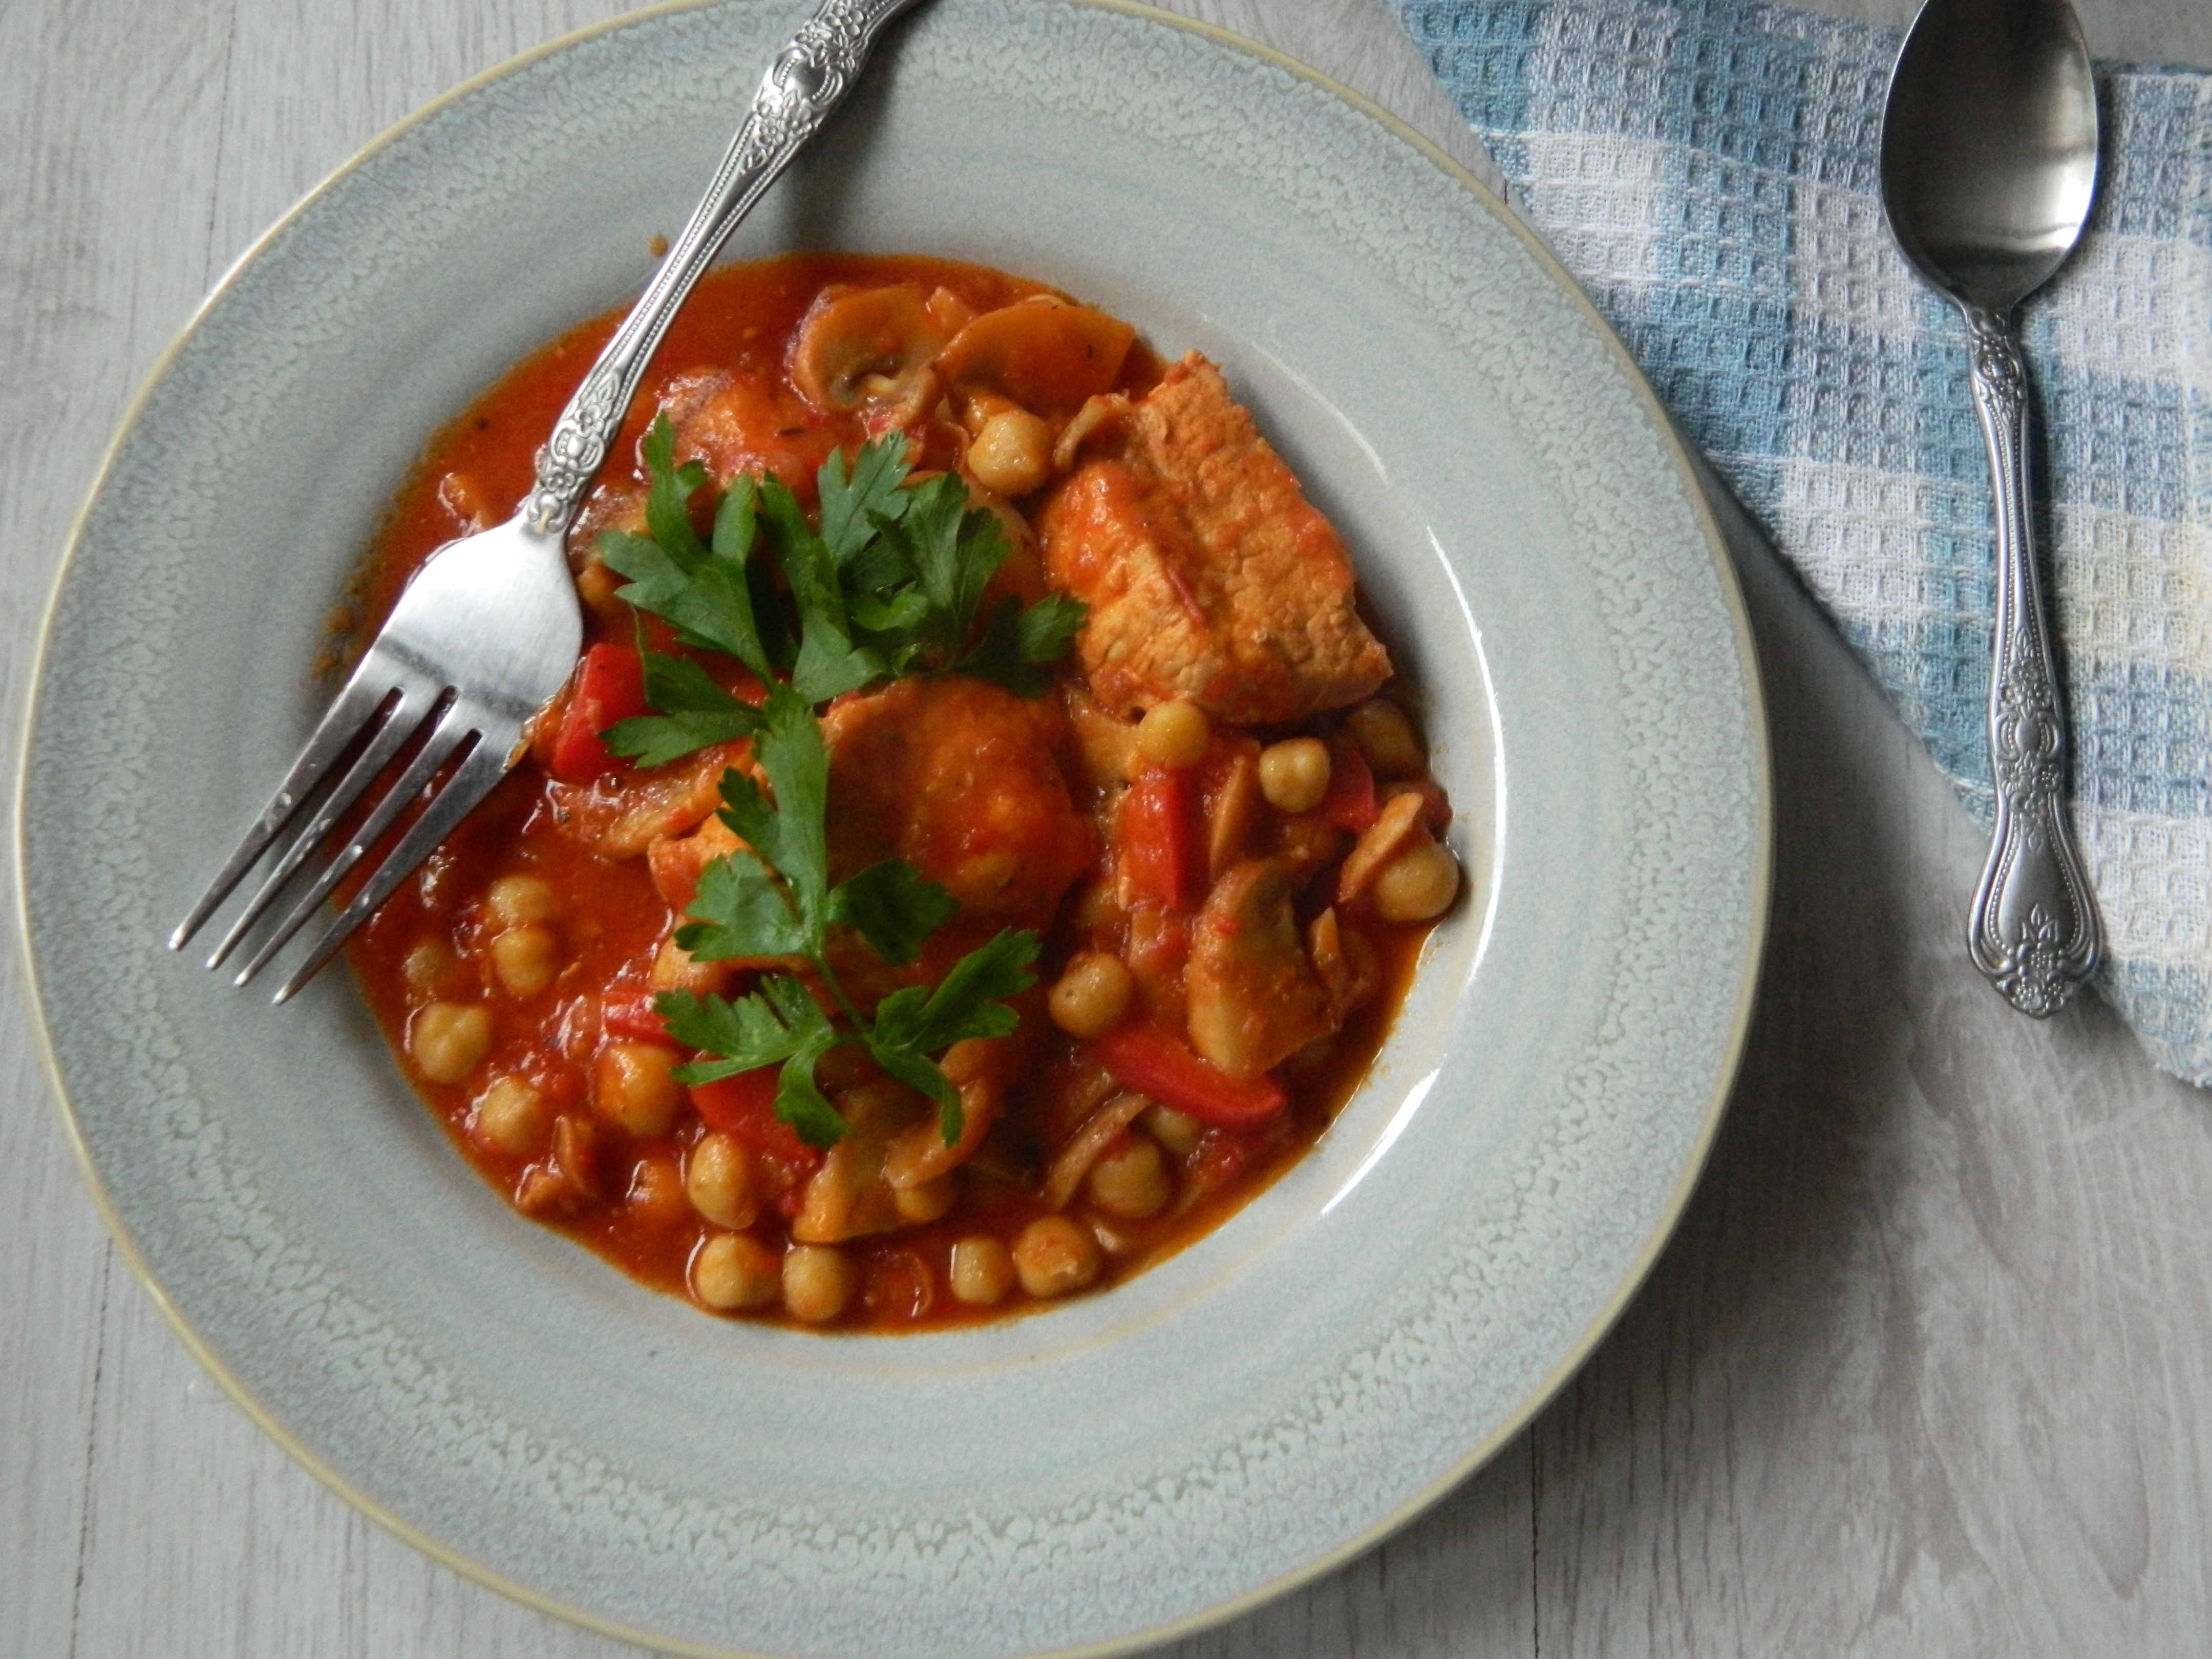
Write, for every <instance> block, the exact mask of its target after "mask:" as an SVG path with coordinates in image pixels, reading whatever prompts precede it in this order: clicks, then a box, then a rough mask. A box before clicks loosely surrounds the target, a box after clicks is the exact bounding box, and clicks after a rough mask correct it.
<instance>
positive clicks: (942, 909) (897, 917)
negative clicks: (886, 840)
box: [829, 859, 960, 968]
mask: <svg viewBox="0 0 2212 1659" xmlns="http://www.w3.org/2000/svg"><path fill="white" fill-rule="evenodd" d="M958 908H960V907H959V905H958V904H957V902H955V901H954V899H953V896H952V895H951V894H950V893H948V892H946V891H945V889H944V888H942V887H940V886H939V885H938V884H936V883H935V882H933V881H924V880H923V879H922V878H921V875H920V874H919V873H918V872H916V871H915V868H914V866H912V865H908V864H901V863H900V862H899V861H898V860H896V859H885V860H884V861H883V862H882V863H881V864H872V865H870V866H868V867H867V868H866V869H865V870H863V871H861V872H860V874H858V875H856V876H848V877H847V878H845V879H844V880H843V881H841V882H839V883H838V884H837V885H836V888H835V889H834V890H832V891H831V893H830V895H829V919H830V920H831V921H842V922H843V923H844V924H845V926H847V927H850V928H851V929H852V930H853V931H854V933H858V934H859V935H860V937H861V938H862V939H866V940H867V941H868V945H869V947H870V948H871V949H872V950H873V951H875V953H876V954H877V955H878V956H879V957H882V958H883V959H884V961H885V962H889V963H896V965H898V966H899V967H902V968H903V967H905V966H906V965H907V964H908V963H910V962H912V961H914V960H915V958H916V957H919V956H920V955H921V944H922V941H923V940H924V939H927V938H928V937H929V936H930V935H931V934H932V933H935V932H936V931H937V930H938V929H939V928H940V927H943V926H944V925H945V923H946V922H948V921H951V920H952V913H953V912H954V911H955V910H957V909H958Z"/></svg>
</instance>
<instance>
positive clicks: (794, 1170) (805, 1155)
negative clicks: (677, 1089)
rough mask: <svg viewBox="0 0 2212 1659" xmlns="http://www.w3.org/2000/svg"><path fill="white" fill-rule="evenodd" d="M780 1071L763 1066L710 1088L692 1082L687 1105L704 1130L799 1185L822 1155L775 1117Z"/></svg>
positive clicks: (717, 1080)
mask: <svg viewBox="0 0 2212 1659" xmlns="http://www.w3.org/2000/svg"><path fill="white" fill-rule="evenodd" d="M782 1069H783V1068H782V1067H781V1066H762V1067H760V1068H759V1069H758V1070H757V1071H751V1072H739V1073H737V1075H735V1076H734V1077H726V1078H720V1079H716V1080H715V1081H714V1082H712V1083H695V1084H693V1085H691V1104H692V1106H693V1107H694V1108H696V1109H697V1111H698V1114H699V1118H700V1121H702V1122H703V1123H704V1124H705V1125H706V1126H707V1127H708V1128H710V1129H712V1130H714V1132H715V1133H718V1134H726V1135H729V1136H731V1137H732V1139H736V1140H738V1142H740V1143H741V1144H742V1145H744V1146H746V1147H747V1148H748V1149H750V1151H752V1152H756V1153H757V1154H758V1155H759V1156H760V1157H761V1158H763V1160H765V1161H766V1162H768V1163H770V1164H776V1165H779V1166H781V1174H782V1175H783V1176H784V1177H785V1179H786V1180H788V1181H799V1180H803V1179H805V1177H806V1176H809V1175H811V1174H812V1173H813V1172H814V1171H815V1170H817V1169H819V1168H820V1167H821V1164H822V1154H821V1153H820V1152H817V1151H816V1150H815V1149H814V1148H813V1147H811V1146H808V1145H807V1144H806V1143H805V1141H803V1140H801V1139H799V1133H798V1131H797V1130H795V1129H793V1127H791V1126H790V1125H789V1124H788V1123H786V1122H785V1121H783V1120H782V1119H781V1118H780V1117H778V1116H777V1115H775V1085H776V1077H777V1074H778V1073H780V1072H781V1070H782Z"/></svg>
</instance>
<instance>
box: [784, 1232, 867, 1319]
mask: <svg viewBox="0 0 2212 1659" xmlns="http://www.w3.org/2000/svg"><path fill="white" fill-rule="evenodd" d="M859 1285H860V1273H859V1271H858V1270H857V1269H856V1268H854V1266H853V1261H852V1258H851V1257H849V1256H848V1255H846V1254H845V1253H844V1252H843V1251H842V1250H841V1249H838V1248H837V1247H836V1245H834V1244H794V1245H793V1246H792V1247H791V1248H790V1249H788V1250H786V1251H785V1252H784V1253H783V1305H784V1307H785V1308H786V1309H787V1310H789V1311H790V1314H791V1316H792V1317H793V1318H794V1319H803V1320H805V1322H807V1323H808V1324H810V1325H826V1324H828V1323H829V1322H830V1321H831V1320H833V1319H835V1318H836V1316H838V1315H839V1314H841V1313H842V1312H844V1311H845V1304H847V1303H848V1302H850V1301H851V1300H852V1299H853V1292H854V1291H855V1290H856V1289H858V1288H859Z"/></svg>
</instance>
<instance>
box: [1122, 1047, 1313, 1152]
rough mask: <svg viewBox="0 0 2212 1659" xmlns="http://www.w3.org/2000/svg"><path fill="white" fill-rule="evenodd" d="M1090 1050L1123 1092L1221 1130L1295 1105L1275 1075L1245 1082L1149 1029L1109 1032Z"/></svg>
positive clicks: (1247, 1124)
mask: <svg viewBox="0 0 2212 1659" xmlns="http://www.w3.org/2000/svg"><path fill="white" fill-rule="evenodd" d="M1091 1051H1092V1052H1093V1053H1094V1054H1097V1057H1098V1062H1099V1064H1100V1065H1102V1066H1104V1067H1105V1068H1106V1069H1107V1071H1108V1072H1109V1073H1111V1074H1112V1075H1113V1079H1114V1080H1115V1082H1116V1083H1118V1084H1120V1085H1121V1086H1122V1087H1123V1088H1125V1089H1134V1090H1135V1091H1137V1092H1138V1093H1139V1094H1145V1095H1150V1096H1151V1097H1152V1098H1153V1099H1154V1100H1157V1101H1158V1102H1159V1103H1160V1104H1161V1105H1163V1106H1172V1107H1173V1108H1174V1109H1176V1111H1178V1112H1183V1113H1186V1114H1188V1115H1190V1116H1192V1117H1194V1118H1196V1119H1198V1121H1200V1122H1201V1123H1211V1124H1212V1125H1213V1126H1214V1127H1216V1128H1221V1129H1253V1128H1257V1127H1259V1126H1260V1125H1261V1124H1263V1123H1265V1122H1267V1121H1268V1120H1269V1119H1271V1118H1273V1116H1274V1115H1276V1114H1277V1113H1279V1112H1280V1111H1281V1110H1282V1109H1283V1108H1284V1107H1285V1106H1286V1105H1288V1104H1289V1103H1290V1098H1291V1097H1290V1095H1289V1094H1288V1092H1287V1091H1285V1089H1284V1087H1283V1085H1281V1084H1280V1083H1279V1082H1278V1081H1277V1080H1276V1079H1275V1077H1274V1075H1273V1073H1267V1072H1262V1073H1261V1074H1260V1075H1259V1076H1257V1077H1255V1078H1253V1079H1250V1080H1249V1082H1240V1081H1238V1080H1237V1079H1235V1078H1233V1077H1231V1076H1230V1075H1229V1073H1226V1072H1225V1071H1223V1070H1222V1069H1221V1068H1220V1067H1219V1066H1216V1065H1214V1064H1213V1063H1212V1061H1211V1060H1205V1059H1202V1058H1200V1056H1199V1055H1198V1054H1194V1053H1193V1052H1192V1051H1191V1049H1190V1048H1189V1047H1188V1045H1187V1044H1185V1043H1183V1042H1182V1041H1180V1040H1179V1039H1177V1038H1176V1037H1174V1036H1170V1035H1169V1034H1168V1033H1167V1032H1165V1031H1162V1030H1156V1029H1154V1028H1152V1027H1150V1026H1143V1025H1138V1026H1131V1027H1128V1028H1127V1029H1125V1030H1119V1031H1110V1032H1109V1033H1108V1034H1107V1035H1106V1036H1103V1037H1100V1038H1098V1039H1097V1041H1096V1042H1093V1043H1092V1044H1091Z"/></svg>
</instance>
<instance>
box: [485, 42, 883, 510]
mask: <svg viewBox="0 0 2212 1659" xmlns="http://www.w3.org/2000/svg"><path fill="white" fill-rule="evenodd" d="M916 3H918V0H823V3H822V5H821V7H820V9H817V11H816V12H815V14H814V15H812V16H811V17H810V18H808V19H807V20H806V21H805V22H804V23H802V24H800V25H799V32H798V33H796V34H794V35H793V36H792V38H791V41H790V44H788V45H787V46H785V47H784V49H783V50H782V51H781V52H778V53H777V54H776V56H775V60H774V61H773V62H771V63H770V64H769V66H768V70H767V71H766V72H765V73H764V74H763V76H761V83H760V90H759V91H758V92H757V93H755V94H753V102H752V108H751V109H750V111H749V112H747V113H746V116H745V120H744V125H743V126H741V127H739V128H738V135H737V137H735V138H733V139H732V140H731V141H730V148H729V149H727V150H726V152H724V154H723V156H722V164H721V166H720V167H718V168H716V169H715V172H714V179H713V182H711V183H710V184H709V185H708V186H707V193H706V195H705V196H704V197H702V198H701V200H700V203H699V205H698V206H697V207H696V208H695V209H693V210H692V212H691V217H690V221H689V222H686V223H685V225H684V229H683V233H682V234H680V235H678V237H677V239H676V244H675V246H672V247H671V248H670V249H669V250H668V252H667V254H666V256H665V258H663V259H662V260H661V262H660V269H659V270H658V271H656V272H654V273H653V280H652V282H650V283H647V285H646V289H645V292H644V293H643V294H641V295H639V296H638V301H637V304H636V305H635V307H632V308H631V310H630V313H629V316H627V317H625V318H623V322H622V326H621V327H619V328H617V330H616V331H614V336H613V337H612V338H611V339H610V340H609V341H608V342H607V345H606V349H605V350H604V351H602V352H601V353H600V354H599V361H598V362H595V363H593V364H592V367H591V370H590V372H589V373H588V374H586V375H585V376H584V380H583V384H582V385H580V386H578V387H577V388H576V393H575V396H574V397H573V398H569V400H568V407H567V408H566V409H564V410H562V411H561V418H560V420H559V421H558V422H556V424H555V426H554V428H553V434H552V435H551V436H550V438H548V439H547V440H546V441H545V443H544V447H542V448H540V449H539V450H538V480H537V484H536V486H535V488H533V489H532V491H531V492H530V499H529V501H528V502H527V503H526V507H525V509H524V511H525V513H526V519H527V522H528V524H529V526H530V528H531V529H532V530H533V531H535V532H538V534H540V535H546V536H559V535H562V534H564V533H565V532H567V530H568V524H569V521H570V520H573V519H574V517H575V516H576V510H577V508H578V507H580V506H581V505H582V504H583V500H584V492H585V491H586V489H589V488H590V487H591V483H592V478H593V477H596V476H597V475H598V473H599V466H600V465H601V463H603V462H604V461H605V459H606V458H607V449H608V447H609V446H610V445H611V444H612V443H613V442H614V439H615V434H616V433H617V431H619V430H620V429H621V427H622V421H623V413H624V412H625V411H626V410H628V409H629V400H630V398H632V397H633V396H634V395H635V393H636V392H637V387H638V382H639V381H640V380H642V379H644V377H645V370H646V365H647V364H648V363H649V362H652V361H653V352H654V350H655V349H657V348H658V347H659V344H660V340H661V336H662V335H664V334H665V333H666V332H667V331H668V325H669V324H670V323H671V321H673V320H674V319H675V316H676V313H677V311H678V308H679V307H682V305H683V303H684V299H685V298H686V297H687V296H688V295H690V292H691V289H692V287H693V285H694V284H695V283H697V282H698V280H699V278H700V276H702V274H703V273H704V272H705V270H706V269H707V267H708V264H710V263H712V261H713V259H714V255H715V253H716V252H718V251H719V250H720V247H721V246H722V244H723V242H725V241H726V240H728V238H729V234H730V233H731V232H732V231H733V230H735V229H736V228H738V222H739V221H740V220H742V219H743V218H744V216H745V215H746V214H747V213H749V212H750V211H751V210H752V206H753V204H754V203H756V202H757V201H758V200H760V198H761V196H762V194H763V192H764V191H767V189H768V187H769V185H772V184H774V183H775V181H776V179H778V178H779V177H780V176H781V174H782V173H783V170H784V168H785V167H788V166H789V165H790V163H791V158H792V157H793V156H794V155H797V154H798V153H799V149H800V147H801V146H802V145H804V144H805V143H806V141H807V140H808V139H809V138H810V137H812V136H813V134H814V132H815V131H816V130H817V128H819V127H820V126H821V125H822V124H823V121H825V120H827V119H828V118H829V114H830V112H832V111H833V110H835V109H836V107H837V106H838V105H839V104H841V103H842V102H843V101H844V100H845V95H846V94H848V92H850V91H851V90H852V89H853V84H854V82H855V81H856V80H858V79H859V78H860V68H861V65H862V64H865V63H866V61H867V58H868V53H869V52H870V51H871V50H872V48H873V47H874V46H875V43H876V37H877V36H878V34H880V33H882V32H883V28H884V25H885V24H886V23H888V22H890V20H891V19H892V18H894V17H896V16H897V15H899V14H900V13H901V12H902V11H905V10H907V9H909V8H910V7H912V6H913V5H915V4H916Z"/></svg>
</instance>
